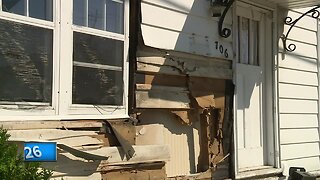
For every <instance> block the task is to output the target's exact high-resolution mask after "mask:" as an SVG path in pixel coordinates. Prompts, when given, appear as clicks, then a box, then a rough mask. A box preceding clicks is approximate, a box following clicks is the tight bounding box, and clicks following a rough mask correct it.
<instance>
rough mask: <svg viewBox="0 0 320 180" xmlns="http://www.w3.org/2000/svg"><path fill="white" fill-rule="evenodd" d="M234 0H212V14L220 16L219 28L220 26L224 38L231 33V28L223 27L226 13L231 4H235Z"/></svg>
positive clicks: (220, 32) (220, 33)
mask: <svg viewBox="0 0 320 180" xmlns="http://www.w3.org/2000/svg"><path fill="white" fill-rule="evenodd" d="M233 2H234V0H210V4H211V11H212V16H213V17H220V19H219V23H218V28H219V35H220V36H221V37H223V38H228V37H229V36H230V35H231V29H229V28H223V27H222V26H223V22H224V18H225V17H226V14H227V12H228V10H229V9H230V7H231V5H232V4H233ZM223 8H224V9H223Z"/></svg>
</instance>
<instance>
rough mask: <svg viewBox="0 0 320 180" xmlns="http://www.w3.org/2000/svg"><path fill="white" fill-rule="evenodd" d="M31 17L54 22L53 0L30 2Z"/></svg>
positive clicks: (30, 0)
mask: <svg viewBox="0 0 320 180" xmlns="http://www.w3.org/2000/svg"><path fill="white" fill-rule="evenodd" d="M29 16H30V17H33V18H37V19H43V20H49V21H52V0H29Z"/></svg>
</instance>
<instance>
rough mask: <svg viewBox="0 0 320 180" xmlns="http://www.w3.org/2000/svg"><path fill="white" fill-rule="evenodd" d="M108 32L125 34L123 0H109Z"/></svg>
mask: <svg viewBox="0 0 320 180" xmlns="http://www.w3.org/2000/svg"><path fill="white" fill-rule="evenodd" d="M107 31H111V32H115V33H120V34H123V1H122V0H107Z"/></svg>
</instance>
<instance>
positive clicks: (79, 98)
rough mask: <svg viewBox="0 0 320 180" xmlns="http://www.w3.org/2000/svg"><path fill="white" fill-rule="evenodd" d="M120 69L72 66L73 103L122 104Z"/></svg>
mask: <svg viewBox="0 0 320 180" xmlns="http://www.w3.org/2000/svg"><path fill="white" fill-rule="evenodd" d="M122 77H123V75H122V72H121V71H109V70H104V69H95V68H86V67H77V66H74V67H73V83H72V85H73V92H72V103H73V104H96V105H123V102H122V101H123V80H122Z"/></svg>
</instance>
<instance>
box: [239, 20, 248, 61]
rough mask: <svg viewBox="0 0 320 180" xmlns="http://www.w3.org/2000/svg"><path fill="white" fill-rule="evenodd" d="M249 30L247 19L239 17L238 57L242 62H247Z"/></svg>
mask: <svg viewBox="0 0 320 180" xmlns="http://www.w3.org/2000/svg"><path fill="white" fill-rule="evenodd" d="M249 32H250V31H249V19H248V18H243V17H239V55H240V56H239V58H240V63H243V64H249Z"/></svg>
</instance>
